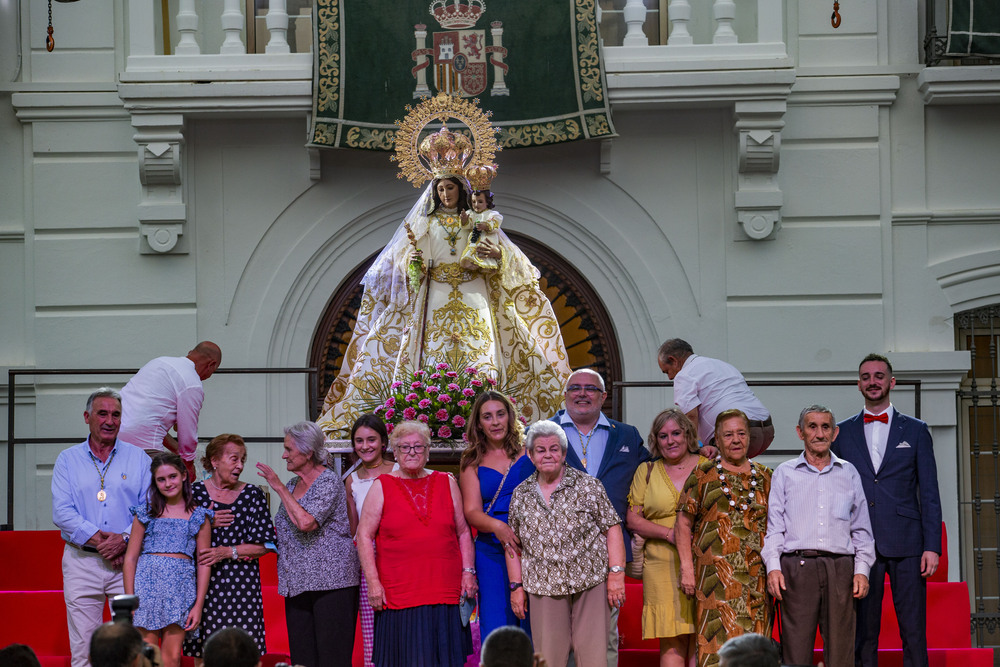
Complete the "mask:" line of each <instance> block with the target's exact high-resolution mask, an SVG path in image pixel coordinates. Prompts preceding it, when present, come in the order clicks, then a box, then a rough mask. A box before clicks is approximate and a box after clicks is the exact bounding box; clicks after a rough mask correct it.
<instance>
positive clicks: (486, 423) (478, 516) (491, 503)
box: [459, 391, 535, 641]
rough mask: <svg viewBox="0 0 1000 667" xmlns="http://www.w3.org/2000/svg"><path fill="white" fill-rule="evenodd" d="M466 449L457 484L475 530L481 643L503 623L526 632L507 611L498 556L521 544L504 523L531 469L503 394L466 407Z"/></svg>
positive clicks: (504, 567) (482, 397) (521, 432)
mask: <svg viewBox="0 0 1000 667" xmlns="http://www.w3.org/2000/svg"><path fill="white" fill-rule="evenodd" d="M465 437H466V439H467V440H468V443H469V444H468V447H467V448H466V450H465V451H464V452H462V461H461V464H460V469H461V472H460V474H459V485H460V486H461V489H462V498H463V505H464V507H463V509H464V510H465V519H466V521H468V522H469V525H471V526H473V527H474V528H475V529H476V530H477V531H478V535H477V536H476V573H477V576H478V579H479V632H480V636H481V637H482V639H483V641H485V640H486V637H487V636H489V634H490V632H492V631H493V630H495V629H496V628H498V627H500V626H503V625H517V626H520V627H521V628H523V629H524V630H525V632H529V633H530V626H529V625H528V621H527V619H525V620H519V619H518V618H517V617H516V616H514V612H513V611H511V608H510V581H509V580H508V578H507V565H506V562H505V559H504V554H505V552H507V551H510V552H512V553H513V552H518V553H519V552H520V549H521V543H520V541H519V540H518V539H517V536H516V535H514V532H513V531H512V530H511V529H510V526H508V525H507V511H508V509H509V507H510V497H511V494H513V493H514V489H515V488H516V487H517V485H518V484H520V483H521V482H523V481H524V480H525V479H527V478H528V476H530V475H531V473H533V472H534V471H535V466H534V465H532V463H531V460H530V459H529V458H528V457H527V455H526V454H525V453H524V428H523V426H522V425H521V422H520V421H519V420H518V418H517V412H515V410H514V406H513V405H512V404H511V402H510V399H508V398H507V397H506V396H504V395H503V394H500V393H498V392H495V391H487V392H483V393H482V394H480V395H479V397H478V398H477V399H476V402H475V403H473V405H472V414H471V415H469V421H468V423H467V424H466V427H465Z"/></svg>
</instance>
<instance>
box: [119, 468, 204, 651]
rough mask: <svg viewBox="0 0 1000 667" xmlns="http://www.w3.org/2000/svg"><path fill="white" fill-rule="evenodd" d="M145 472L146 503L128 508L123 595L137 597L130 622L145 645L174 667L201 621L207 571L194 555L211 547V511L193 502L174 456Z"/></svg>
mask: <svg viewBox="0 0 1000 667" xmlns="http://www.w3.org/2000/svg"><path fill="white" fill-rule="evenodd" d="M150 471H151V472H152V474H153V484H152V485H151V486H150V487H149V493H148V499H149V500H148V503H147V504H146V505H145V506H143V505H137V506H135V507H132V508H130V510H131V512H132V514H134V515H135V519H134V520H133V521H132V535H131V537H130V538H129V542H128V549H127V550H126V552H125V562H124V565H123V570H124V575H125V593H126V594H131V595H137V596H138V597H139V608H138V609H137V610H136V612H135V616H134V617H133V619H132V620H133V623H134V624H135V626H136V627H137V628H139V631H140V632H142V633H143V638H144V639H145V640H146V641H147V642H148V643H150V644H157V643H158V644H160V652H161V653H162V655H163V667H179V665H180V663H181V645H182V643H183V642H184V633H185V632H191V631H195V630H196V629H197V628H198V625H199V624H200V623H201V612H202V608H203V607H204V604H205V593H206V592H207V591H208V579H209V575H210V574H211V567H210V566H208V565H204V566H203V565H198V564H197V561H196V560H195V554H196V552H197V551H201V550H203V549H207V548H208V547H210V546H211V540H212V536H211V529H212V526H211V518H212V511H211V510H207V509H205V508H204V507H200V506H198V505H196V504H195V502H194V498H193V496H192V495H191V480H189V479H188V476H187V471H186V469H185V467H184V462H183V461H182V460H181V458H180V457H179V456H177V455H176V454H173V453H169V452H166V453H163V454H157V455H156V456H155V457H153V462H152V464H151V465H150Z"/></svg>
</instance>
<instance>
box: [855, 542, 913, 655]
mask: <svg viewBox="0 0 1000 667" xmlns="http://www.w3.org/2000/svg"><path fill="white" fill-rule="evenodd" d="M887 572H888V574H889V584H890V585H891V586H892V603H893V606H894V607H895V608H896V618H897V619H898V620H899V637H900V639H901V640H902V643H903V665H904V667H927V580H925V579H924V578H923V577H922V576H920V556H909V557H907V558H886V557H885V556H882V555H881V554H879V553H877V552H876V554H875V564H874V565H872V572H871V577H870V578H869V579H870V583H871V589H870V590H869V591H868V596H867V597H865V598H864V599H863V600H861V601H860V602H859V603H858V636H857V639H856V640H855V644H854V663H855V665H858V667H876V666H877V665H878V635H879V630H880V629H881V627H882V596H883V595H884V593H885V590H884V589H885V575H886V573H887Z"/></svg>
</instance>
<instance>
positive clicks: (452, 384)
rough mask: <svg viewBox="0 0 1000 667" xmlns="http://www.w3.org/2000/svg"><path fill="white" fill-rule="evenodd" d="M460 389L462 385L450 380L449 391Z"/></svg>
mask: <svg viewBox="0 0 1000 667" xmlns="http://www.w3.org/2000/svg"><path fill="white" fill-rule="evenodd" d="M459 389H461V387H459V386H458V385H457V384H455V383H454V382H449V383H448V391H458V390H459Z"/></svg>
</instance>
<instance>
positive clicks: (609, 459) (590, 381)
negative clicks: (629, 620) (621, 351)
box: [551, 368, 651, 667]
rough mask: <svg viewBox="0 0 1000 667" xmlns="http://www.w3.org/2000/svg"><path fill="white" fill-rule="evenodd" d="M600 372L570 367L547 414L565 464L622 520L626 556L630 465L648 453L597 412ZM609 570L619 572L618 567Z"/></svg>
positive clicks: (611, 662)
mask: <svg viewBox="0 0 1000 667" xmlns="http://www.w3.org/2000/svg"><path fill="white" fill-rule="evenodd" d="M604 386H605V385H604V378H602V377H601V375H600V373H598V372H597V371H594V370H591V369H589V368H583V369H580V370H578V371H575V372H574V373H573V374H572V375H570V376H569V381H568V382H567V383H566V409H564V410H560V411H559V412H557V413H556V414H555V416H554V417H552V418H551V421H554V422H556V423H557V424H559V425H560V426H562V427H563V430H564V431H566V439H567V440H569V449H568V450H567V451H566V464H567V465H570V466H573V467H574V468H576V469H577V470H582V471H583V472H585V473H588V474H590V475H591V476H593V477H596V478H597V479H599V480H601V483H602V484H604V490H605V491H607V494H608V499H610V500H611V504H612V505H613V506H614V508H615V511H616V512H618V516H619V517H620V518H621V520H622V536H623V537H624V538H625V557H626V559H627V560H632V536H631V534H630V533H629V532H628V529H626V528H625V513H626V512H627V511H628V492H629V489H630V488H631V486H632V478H633V477H634V476H635V470H636V468H638V467H639V464H640V463H642V462H643V461H648V460H649V459H650V458H651V457H650V454H649V450H648V449H646V447H645V446H644V445H643V443H642V436H640V435H639V431H638V430H636V428H635V427H634V426H631V425H629V424H623V423H622V422H620V421H615V420H614V419H608V418H607V417H605V416H604V414H603V413H602V412H601V406H602V405H604V399H605V398H607V395H608V394H607V392H606V391H605V390H604ZM611 574H612V575H616V576H621V577H624V576H625V575H624V569H623V571H622V572H621V573H618V572H613V573H611ZM617 664H618V608H617V607H616V608H614V609H612V610H611V627H610V629H609V632H608V667H615V665H617Z"/></svg>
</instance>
